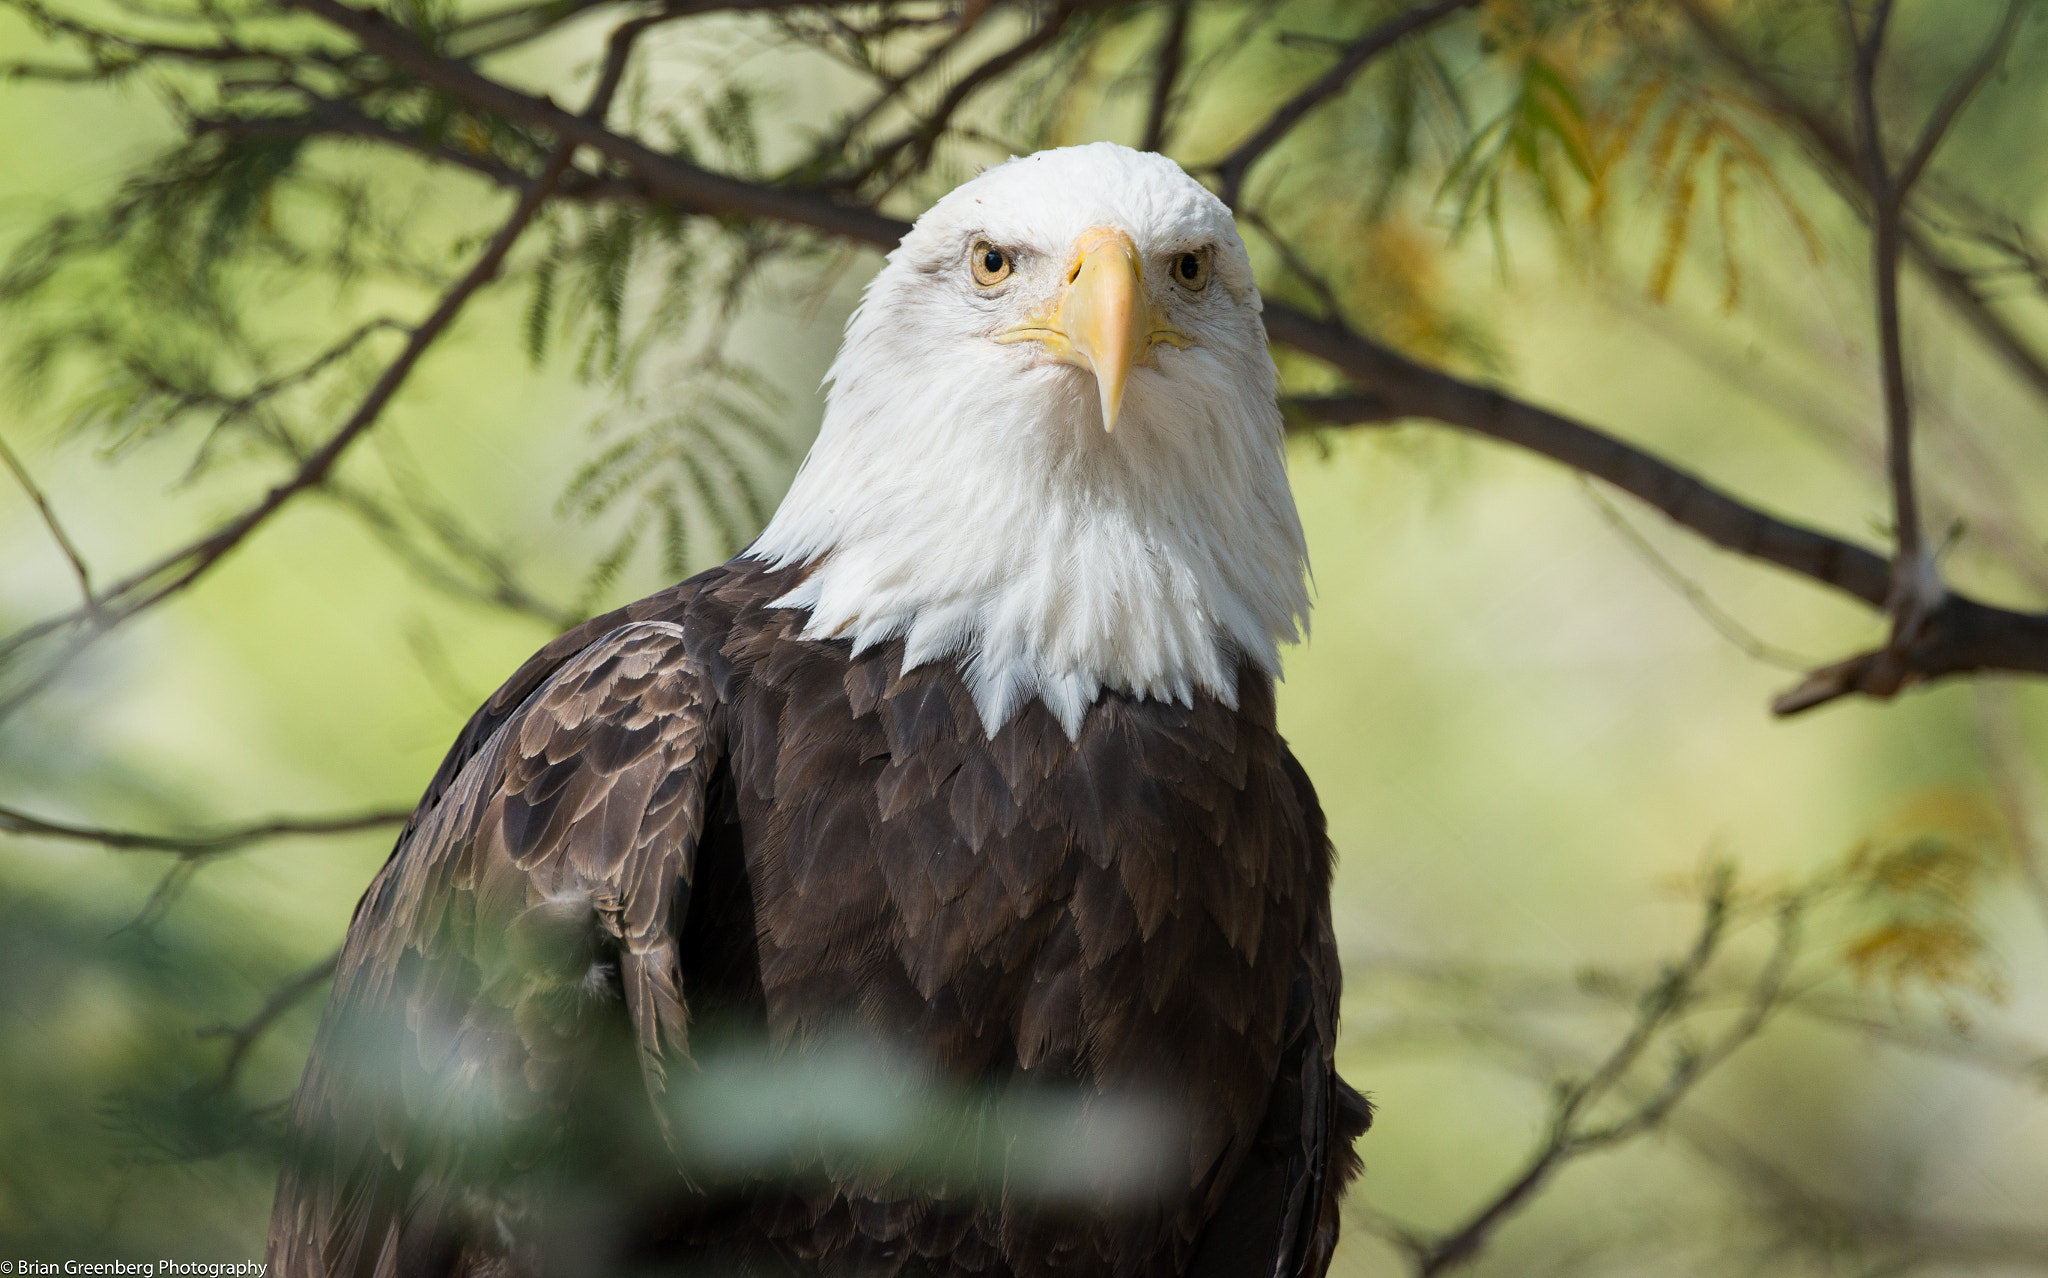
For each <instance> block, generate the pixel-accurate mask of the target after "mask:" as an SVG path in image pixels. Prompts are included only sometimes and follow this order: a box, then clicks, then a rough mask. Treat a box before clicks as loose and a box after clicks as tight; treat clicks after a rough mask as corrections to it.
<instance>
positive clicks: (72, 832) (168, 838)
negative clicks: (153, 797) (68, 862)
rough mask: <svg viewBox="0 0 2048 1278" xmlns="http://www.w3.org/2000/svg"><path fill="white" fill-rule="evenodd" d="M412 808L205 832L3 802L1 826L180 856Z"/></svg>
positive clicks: (391, 821) (378, 820)
mask: <svg viewBox="0 0 2048 1278" xmlns="http://www.w3.org/2000/svg"><path fill="white" fill-rule="evenodd" d="M411 816H412V809H411V808H381V809H376V810H373V811H369V812H358V813H354V814H352V815H349V816H333V817H272V818H271V819H269V820H267V821H257V822H254V823H252V824H249V825H238V826H232V827H229V828H227V829H223V830H214V831H211V832H209V833H205V834H151V833H147V832H145V831H141V830H115V829H107V828H104V827H100V826H90V825H74V824H72V823H70V822H68V821H51V820H47V819H45V818H43V817H38V816H31V815H30V814H28V813H26V812H23V811H20V810H19V809H16V808H10V807H0V830H6V831H7V832H9V833H11V834H21V835H27V836H28V837H30V838H37V839H59V840H63V841H65V842H70V843H97V844H99V845H100V846H101V847H103V848H107V849H110V850H112V851H115V852H170V853H174V854H176V855H177V856H179V857H181V858H187V859H190V858H198V857H209V856H220V855H223V854H225V853H229V852H234V851H237V850H238V849H241V848H245V847H248V846H249V845H250V844H252V843H263V842H266V841H268V840H271V839H282V838H294V837H298V836H303V835H326V834H356V833H359V832H361V831H363V830H375V829H380V828H382V827H384V826H391V825H403V824H405V822H406V820H407V818H409V817H411Z"/></svg>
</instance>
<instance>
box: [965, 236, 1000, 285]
mask: <svg viewBox="0 0 2048 1278" xmlns="http://www.w3.org/2000/svg"><path fill="white" fill-rule="evenodd" d="M967 261H968V264H969V265H970V266H972V267H973V268H974V282H975V283H976V284H979V285H981V286H982V287H983V288H989V287H991V286H993V285H996V284H1000V283H1002V282H1003V281H1004V280H1006V279H1009V278H1010V270H1011V262H1010V255H1009V254H1008V253H1005V252H1004V251H1003V250H1001V249H999V248H997V247H996V246H995V245H993V244H991V243H989V242H988V241H987V240H976V241H975V242H974V247H973V248H971V249H969V250H967Z"/></svg>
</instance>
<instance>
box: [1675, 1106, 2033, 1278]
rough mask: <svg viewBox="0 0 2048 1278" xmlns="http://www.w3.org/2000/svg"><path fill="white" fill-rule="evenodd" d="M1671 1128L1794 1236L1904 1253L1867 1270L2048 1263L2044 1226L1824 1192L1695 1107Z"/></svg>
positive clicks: (1832, 1248)
mask: <svg viewBox="0 0 2048 1278" xmlns="http://www.w3.org/2000/svg"><path fill="white" fill-rule="evenodd" d="M1671 1130H1672V1131H1673V1132H1674V1133H1676V1134H1677V1135H1678V1137H1679V1138H1680V1139H1681V1140H1683V1141H1684V1142H1685V1143H1686V1144H1687V1145H1689V1146H1690V1147H1691V1148H1692V1149H1693V1151H1694V1152H1695V1153H1697V1154H1699V1155H1700V1156H1701V1157H1702V1158H1703V1159H1704V1160H1705V1161H1706V1162H1707V1163H1708V1164H1709V1165H1710V1166H1713V1167H1715V1168H1716V1169H1718V1170H1719V1171H1721V1172H1722V1173H1724V1174H1725V1175H1726V1176H1727V1177H1728V1178H1729V1180H1730V1182H1731V1183H1732V1184H1733V1185H1734V1186H1735V1187H1736V1188H1738V1189H1739V1190H1741V1191H1742V1192H1743V1193H1745V1194H1748V1195H1750V1196H1752V1197H1753V1198H1755V1199H1758V1200H1760V1206H1761V1207H1762V1209H1763V1210H1764V1211H1766V1212H1767V1213H1769V1214H1770V1215H1771V1216H1773V1217H1776V1218H1777V1220H1778V1221H1779V1222H1780V1223H1781V1224H1783V1225H1784V1226H1786V1227H1788V1231H1789V1232H1790V1233H1791V1234H1792V1235H1793V1236H1795V1237H1799V1238H1805V1239H1813V1240H1816V1241H1818V1242H1819V1243H1820V1244H1821V1245H1822V1246H1824V1247H1826V1249H1827V1251H1828V1253H1829V1254H1830V1255H1839V1254H1840V1252H1841V1250H1842V1248H1843V1247H1844V1245H1845V1244H1847V1245H1849V1246H1851V1247H1854V1248H1856V1249H1857V1250H1860V1251H1870V1250H1875V1249H1879V1248H1882V1249H1885V1250H1888V1251H1892V1252H1896V1253H1901V1254H1902V1255H1903V1257H1905V1258H1906V1263H1903V1264H1881V1265H1878V1266H1876V1267H1874V1268H1871V1269H1868V1270H1866V1271H1865V1272H1866V1273H1871V1274H1881V1273H1904V1272H1909V1271H1910V1270H1911V1269H1912V1268H1917V1267H1918V1265H1925V1264H1930V1263H1931V1264H1944V1265H1962V1266H1971V1267H1975V1266H1980V1265H2022V1266H2029V1267H2038V1266H2041V1265H2043V1264H2048V1231H2043V1230H2040V1229H2028V1228H2019V1227H2014V1226H2010V1225H1997V1224H1988V1223H1984V1222H1979V1221H1971V1220H1955V1219H1951V1218H1948V1217H1942V1216H1932V1215H1925V1214H1921V1213H1918V1212H1913V1211H1910V1210H1906V1209H1903V1208H1898V1207H1885V1206H1874V1205H1872V1204H1869V1203H1859V1202H1852V1201H1849V1200H1846V1199H1843V1198H1839V1197H1836V1196H1834V1195H1831V1194H1826V1193H1823V1192H1821V1191H1820V1190H1817V1189H1815V1188H1814V1187H1813V1186H1811V1185H1809V1184H1807V1183H1806V1182H1805V1181H1804V1180H1802V1179H1800V1178H1799V1177H1797V1176H1795V1175H1793V1174H1792V1173H1791V1172H1790V1171H1788V1170H1786V1168H1784V1167H1783V1166H1781V1165H1780V1164H1778V1163H1777V1162H1776V1161H1774V1160H1772V1159H1769V1158H1766V1157H1764V1156H1763V1155H1762V1154H1760V1153H1758V1152H1757V1151H1756V1150H1754V1149H1752V1148H1750V1147H1749V1145H1748V1144H1747V1143H1746V1142H1744V1141H1742V1140H1740V1139H1739V1138H1737V1137H1736V1136H1735V1135H1734V1134H1733V1133H1731V1132H1729V1131H1727V1130H1726V1129H1724V1128H1722V1127H1721V1126H1720V1125H1719V1124H1716V1123H1713V1122H1710V1121H1709V1120H1707V1119H1706V1118H1704V1117H1702V1116H1701V1115H1699V1114H1697V1113H1692V1114H1687V1115H1684V1116H1682V1117H1680V1118H1679V1119H1678V1120H1676V1121H1674V1122H1673V1123H1672V1124H1671ZM1896 1259H1897V1258H1896V1257H1895V1260H1896ZM1912 1262H1918V1265H1916V1264H1914V1263H1912Z"/></svg>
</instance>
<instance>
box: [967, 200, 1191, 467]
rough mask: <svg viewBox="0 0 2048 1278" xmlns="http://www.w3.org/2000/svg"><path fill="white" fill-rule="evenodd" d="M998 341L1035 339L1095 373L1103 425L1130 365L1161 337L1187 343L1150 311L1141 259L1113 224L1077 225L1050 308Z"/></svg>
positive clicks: (1108, 425) (1108, 423) (1111, 416)
mask: <svg viewBox="0 0 2048 1278" xmlns="http://www.w3.org/2000/svg"><path fill="white" fill-rule="evenodd" d="M996 340H997V341H999V342H1026V341H1035V342H1041V343H1043V344H1044V345H1045V347H1046V348H1047V349H1048V350H1050V351H1051V352H1052V354H1053V357H1054V358H1056V359H1058V360H1059V361H1060V362H1061V363H1063V364H1072V365H1074V366H1075V367H1077V368H1085V369H1087V370H1088V371H1089V372H1091V373H1093V374H1095V389H1096V392H1097V394H1099V395H1100V396H1101V399H1102V429H1103V430H1105V431H1113V430H1115V429H1116V417H1117V412H1118V410H1119V409H1121V408H1122V407H1123V402H1124V383H1125V382H1126V381H1128V380H1129V379H1130V375H1131V369H1132V368H1133V367H1135V366H1136V365H1138V364H1142V363H1144V362H1145V361H1146V360H1147V359H1149V358H1150V356H1151V352H1152V347H1153V346H1154V345H1156V344H1158V343H1160V342H1167V343H1170V344H1172V345H1174V346H1186V345H1187V338H1186V337H1185V336H1184V335H1183V334H1182V333H1180V332H1179V331H1178V330H1176V329H1175V328H1173V327H1172V326H1171V325H1170V324H1168V323H1166V322H1165V320H1164V318H1163V317H1161V316H1158V315H1155V314H1154V313H1153V310H1152V305H1151V303H1150V302H1149V301H1147V300H1146V297H1145V267H1144V264H1143V263H1142V262H1140V261H1139V260H1138V246H1137V245H1136V244H1133V243H1132V242H1131V237H1130V236H1128V235H1126V234H1124V233H1123V232H1122V231H1120V230H1118V229H1117V228H1115V227H1113V226H1098V227H1095V228H1093V229H1092V230H1088V231H1083V232H1082V233H1081V238H1079V239H1077V240H1075V241H1074V251H1073V253H1072V255H1071V256H1069V258H1068V259H1067V283H1066V286H1065V288H1063V289H1062V290H1061V291H1060V294H1059V297H1058V299H1057V300H1056V301H1055V303H1054V305H1053V308H1052V312H1051V314H1049V315H1045V316H1042V317H1039V318H1036V319H1033V320H1031V321H1029V322H1027V323H1024V324H1020V325H1018V326H1017V327H1016V328H1013V329H1011V330H1009V331H1008V332H1006V333H1003V334H1002V335H1001V336H999V337H997V338H996Z"/></svg>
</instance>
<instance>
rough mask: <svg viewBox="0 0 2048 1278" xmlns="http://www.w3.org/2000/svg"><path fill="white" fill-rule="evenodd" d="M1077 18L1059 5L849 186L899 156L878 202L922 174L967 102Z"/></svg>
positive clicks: (879, 151) (884, 149)
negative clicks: (906, 158) (895, 170)
mask: <svg viewBox="0 0 2048 1278" xmlns="http://www.w3.org/2000/svg"><path fill="white" fill-rule="evenodd" d="M1073 16H1074V5H1073V4H1072V3H1070V2H1065V0H1063V2H1062V3H1060V4H1057V5H1055V6H1054V7H1053V10H1052V12H1051V13H1050V14H1048V15H1047V16H1046V18H1045V20H1044V21H1043V22H1041V23H1039V25H1038V27H1037V28H1036V29H1035V30H1033V31H1032V32H1031V34H1029V35H1027V36H1025V37H1024V38H1023V39H1021V40H1018V41H1017V42H1015V43H1014V44H1012V45H1010V46H1009V47H1008V48H1006V49H1004V50H1002V51H1001V52H1000V53H996V54H993V55H991V56H990V57H988V58H986V59H984V60H983V61H982V62H981V63H980V64H978V65H977V66H976V67H975V68H974V69H973V70H972V71H969V72H968V73H967V74H966V75H963V76H961V77H960V78H959V79H958V80H956V81H954V83H953V87H952V88H951V89H948V90H947V91H946V95H945V96H944V97H942V98H940V99H939V102H938V105H937V106H935V107H933V108H932V113H931V114H930V115H928V116H926V117H925V118H924V119H923V120H920V121H919V122H918V123H916V124H915V125H912V126H911V127H910V128H909V129H907V130H905V131H904V132H903V133H901V134H899V135H898V136H897V137H895V138H894V139H893V140H891V141H889V142H885V143H883V144H882V145H881V146H880V147H878V148H876V150H875V153H874V154H873V155H872V156H871V157H869V159H868V162H867V164H866V165H865V166H864V167H863V169H862V170H861V172H860V174H859V175H858V176H856V177H854V178H853V179H851V180H850V181H848V182H847V183H845V185H848V186H857V185H860V184H862V183H864V182H866V181H867V180H868V179H869V178H871V177H873V176H875V175H876V174H880V173H885V172H886V171H887V170H888V169H889V167H890V166H891V165H893V164H894V163H895V162H896V159H897V157H898V156H899V155H902V154H904V153H905V152H908V153H909V156H910V159H909V161H908V163H906V164H905V165H904V166H903V167H902V169H901V170H900V171H899V172H898V173H897V174H896V176H895V177H894V178H892V179H891V180H890V181H889V183H888V184H887V186H886V187H885V188H884V190H883V191H882V192H881V193H879V194H878V195H877V196H876V197H875V198H877V199H879V198H881V196H882V195H886V194H888V192H889V191H890V190H893V189H894V188H895V187H896V186H897V185H898V184H900V183H901V182H902V181H903V180H904V179H905V178H906V177H908V176H909V175H911V174H913V173H916V172H919V171H920V170H922V169H923V168H924V166H925V165H926V164H927V163H928V162H929V161H930V160H931V157H932V151H933V149H934V148H935V147H936V146H937V145H938V142H939V138H940V137H942V136H943V135H944V134H945V132H946V129H947V128H948V127H949V126H951V124H952V122H953V116H954V114H955V113H956V112H958V111H959V110H960V108H961V107H963V106H965V105H966V104H967V100H968V99H969V98H971V97H973V96H974V95H975V94H976V93H979V92H980V91H981V90H982V89H984V88H986V87H987V86H988V85H989V84H990V83H991V82H993V81H994V80H995V79H996V78H997V77H999V76H1001V75H1003V74H1005V73H1007V72H1009V71H1011V70H1012V69H1014V68H1016V67H1018V66H1020V65H1022V64H1023V63H1025V62H1027V61H1029V60H1030V59H1031V58H1033V57H1035V56H1037V55H1038V54H1039V53H1041V52H1043V51H1044V50H1045V49H1046V48H1048V47H1050V46H1051V45H1052V43H1053V42H1054V41H1055V40H1057V39H1059V38H1060V36H1061V35H1062V34H1064V33H1065V31H1066V29H1067V22H1068V20H1069V19H1071V18H1072V17H1073Z"/></svg>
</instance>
